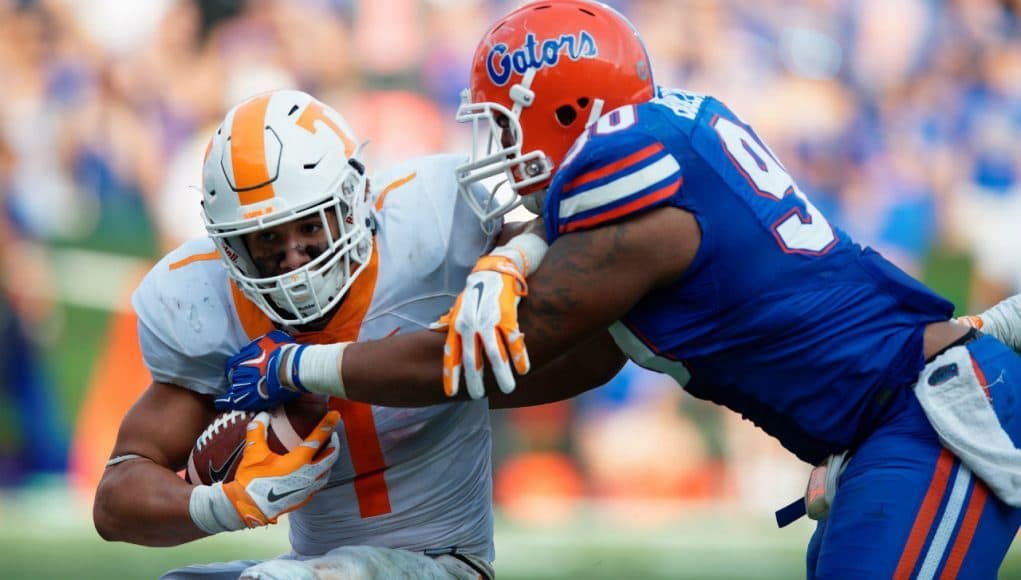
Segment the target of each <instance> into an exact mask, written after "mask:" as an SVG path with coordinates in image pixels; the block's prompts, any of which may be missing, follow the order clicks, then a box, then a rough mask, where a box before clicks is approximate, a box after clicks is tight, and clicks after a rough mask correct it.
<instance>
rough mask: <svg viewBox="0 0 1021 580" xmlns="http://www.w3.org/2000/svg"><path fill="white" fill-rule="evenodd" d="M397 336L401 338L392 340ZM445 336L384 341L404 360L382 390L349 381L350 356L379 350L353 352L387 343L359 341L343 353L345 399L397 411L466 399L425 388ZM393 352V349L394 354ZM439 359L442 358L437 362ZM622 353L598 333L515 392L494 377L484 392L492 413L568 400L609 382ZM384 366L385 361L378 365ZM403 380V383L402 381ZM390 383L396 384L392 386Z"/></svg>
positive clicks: (526, 377) (390, 370)
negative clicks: (502, 388) (502, 387)
mask: <svg viewBox="0 0 1021 580" xmlns="http://www.w3.org/2000/svg"><path fill="white" fill-rule="evenodd" d="M395 338H399V339H402V340H394V339H395ZM445 339H446V335H445V334H442V333H436V332H416V333H409V334H406V335H401V336H397V337H392V338H388V339H385V340H386V344H384V345H383V346H384V347H385V348H384V349H382V350H380V351H378V352H384V353H391V354H392V353H394V352H395V351H396V349H405V350H404V351H403V354H401V355H398V356H401V357H402V359H401V360H404V361H406V362H405V363H404V364H401V365H392V364H391V365H387V367H386V368H387V372H386V380H387V381H388V383H387V387H386V388H380V386H379V383H378V381H376V379H375V378H374V377H370V378H369V380H366V379H365V378H357V377H351V376H350V375H348V373H347V370H348V368H349V367H348V364H347V362H346V361H347V360H348V358H347V357H348V356H354V357H360V356H362V354H361V353H362V352H364V353H365V354H366V355H367V356H369V357H372V356H374V353H376V352H377V349H375V348H373V347H372V346H369V348H366V349H355V350H354V353H353V354H351V352H350V351H351V350H352V349H353V348H354V347H356V346H359V345H361V344H365V345H373V344H378V343H382V342H384V341H376V342H375V343H373V342H368V343H355V344H352V345H350V346H348V352H347V353H345V355H344V360H345V364H344V370H345V381H350V382H349V383H348V384H347V398H348V399H351V400H353V401H361V402H363V403H371V404H375V405H384V406H394V407H417V406H424V405H433V404H437V403H446V402H450V401H455V400H467V399H468V394H467V392H466V391H465V390H462V391H461V392H459V393H458V395H457V396H456V397H454V398H450V397H447V396H446V395H444V394H443V387H442V385H438V386H436V387H435V388H431V387H430V386H429V384H428V383H429V382H430V379H426V380H425V381H424V382H425V386H423V385H422V381H421V377H426V376H428V375H430V374H433V373H438V372H439V369H438V367H439V365H438V364H437V362H436V361H438V360H441V359H442V356H443V342H444V340H445ZM391 349H395V350H391ZM434 357H439V358H434ZM626 360H627V359H626V358H625V357H624V353H622V352H621V351H620V349H619V348H617V345H616V344H615V343H614V342H613V338H612V337H611V336H610V333H608V332H602V333H598V334H597V335H596V336H595V337H593V338H591V339H589V340H588V341H585V342H583V343H581V344H578V345H576V346H574V347H572V348H571V349H569V350H568V351H567V352H565V353H563V354H562V355H560V356H558V357H557V358H556V359H555V360H553V361H551V362H550V363H549V364H547V365H545V366H543V367H542V368H539V369H534V370H532V372H530V373H528V374H527V375H524V376H521V377H518V381H517V388H515V389H514V391H512V392H511V393H509V394H504V393H503V392H501V391H500V389H498V388H496V386H495V385H496V382H495V380H494V379H493V376H492V374H491V373H488V372H487V374H486V391H487V393H488V398H489V406H490V408H493V409H503V408H509V407H526V406H531V405H541V404H545V403H552V402H556V401H562V400H564V399H569V398H571V397H574V396H575V395H578V394H580V393H583V392H585V391H587V390H589V389H593V388H596V387H599V386H601V385H604V384H606V383H607V382H608V381H609V380H610V379H612V378H613V376H614V375H615V374H617V371H619V370H620V368H621V367H622V366H624V363H625V362H626ZM380 364H382V363H380ZM352 367H353V368H355V369H367V368H369V367H368V365H361V364H357V365H352ZM402 377H404V380H402ZM389 381H392V382H389Z"/></svg>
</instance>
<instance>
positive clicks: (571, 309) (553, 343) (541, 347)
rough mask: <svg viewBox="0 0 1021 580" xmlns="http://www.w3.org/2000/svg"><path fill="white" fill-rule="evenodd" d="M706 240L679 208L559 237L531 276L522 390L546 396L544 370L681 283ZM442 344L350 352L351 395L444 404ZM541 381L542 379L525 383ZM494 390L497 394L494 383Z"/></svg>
mask: <svg viewBox="0 0 1021 580" xmlns="http://www.w3.org/2000/svg"><path fill="white" fill-rule="evenodd" d="M699 239H700V233H699V230H698V225H697V223H696V222H695V219H694V217H693V216H692V215H691V214H690V213H688V212H686V211H683V210H680V209H677V208H673V207H666V208H661V209H656V210H653V211H650V212H649V213H646V214H643V215H641V216H638V217H635V218H633V219H629V220H627V221H624V222H621V223H618V224H613V225H609V226H604V227H600V228H597V229H594V230H589V231H583V232H577V233H572V234H568V235H565V236H563V237H561V238H559V239H557V240H556V242H555V243H554V244H553V245H552V246H550V249H549V252H548V253H547V255H546V258H545V260H544V261H543V263H542V265H541V266H540V267H539V269H538V270H537V271H536V272H535V274H534V275H532V276H530V277H529V279H528V283H529V293H528V297H527V298H525V299H524V300H522V301H521V303H520V306H519V311H518V313H519V321H520V327H521V330H522V332H523V333H524V335H525V337H526V338H527V341H528V351H529V353H530V357H531V360H532V366H533V370H532V372H531V373H529V375H525V376H524V377H520V378H519V383H520V385H521V388H520V389H519V390H524V389H527V390H529V391H533V390H535V389H541V388H544V387H545V386H544V385H542V384H541V383H539V382H538V381H535V380H534V379H535V378H538V377H539V374H538V372H539V370H540V369H543V368H544V367H545V366H546V365H548V364H551V363H552V362H553V361H555V360H556V359H558V357H560V356H562V355H567V354H570V351H571V350H572V347H574V346H576V345H578V344H580V343H583V342H584V341H586V340H589V339H593V338H594V337H595V336H596V335H597V334H599V333H603V332H605V329H606V328H608V327H609V326H610V325H611V324H612V323H613V322H615V321H616V320H618V319H620V318H621V317H623V315H624V314H625V313H627V311H628V310H629V309H631V307H633V306H634V304H635V303H636V302H637V301H638V300H639V299H640V298H641V297H642V296H643V295H645V294H646V293H648V292H649V291H650V290H652V289H654V288H656V287H658V286H661V285H663V284H665V283H668V282H670V281H672V280H674V279H676V278H677V276H680V275H681V274H682V273H683V272H684V270H685V269H686V268H687V266H688V265H689V264H690V263H691V260H692V259H693V258H694V256H695V253H696V252H697V250H698V244H699ZM443 343H444V337H443V336H437V335H435V334H434V333H413V334H407V335H402V336H395V337H391V338H388V339H385V340H381V341H374V342H366V343H352V344H349V345H347V347H346V349H345V351H344V354H343V356H342V360H340V361H338V366H339V367H341V368H340V372H342V376H343V381H342V386H343V388H344V392H345V394H346V396H348V397H350V398H355V399H358V400H364V401H370V400H373V399H376V400H378V398H379V397H381V396H382V395H380V393H385V392H386V393H391V394H393V396H392V397H391V399H404V398H411V397H415V396H418V397H423V398H425V397H432V398H434V399H435V400H443V399H442V395H441V394H440V393H441V385H442V369H441V366H440V361H441V360H442V355H443ZM574 355H575V356H578V357H579V358H578V359H576V360H577V363H575V364H576V366H581V365H591V364H593V363H596V362H597V361H596V360H595V356H592V355H589V356H588V357H586V355H585V352H584V351H580V352H577V353H574ZM618 356H619V355H618ZM618 368H619V367H618ZM532 373H537V376H536V377H535V378H533V382H529V383H526V382H525V381H526V380H528V379H529V377H530V375H531V374H532ZM553 374H555V373H551V376H552V375H553ZM559 376H560V377H561V378H562V377H563V376H565V375H559ZM526 384H527V385H528V386H527V387H526V386H525V385H526ZM487 385H488V387H489V388H488V389H487V390H488V392H489V393H490V394H491V395H492V394H493V393H494V392H495V390H494V389H493V388H492V386H493V385H492V379H491V377H490V378H489V380H487ZM306 387H308V388H310V389H311V390H316V391H319V389H322V390H324V391H325V390H329V388H330V386H329V385H325V384H322V385H314V386H313V385H308V384H306ZM425 393H427V394H425ZM335 394H336V393H335Z"/></svg>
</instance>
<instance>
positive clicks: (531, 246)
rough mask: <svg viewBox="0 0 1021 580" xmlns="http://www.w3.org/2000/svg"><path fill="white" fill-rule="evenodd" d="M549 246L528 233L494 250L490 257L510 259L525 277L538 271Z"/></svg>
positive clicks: (515, 237)
mask: <svg viewBox="0 0 1021 580" xmlns="http://www.w3.org/2000/svg"><path fill="white" fill-rule="evenodd" d="M547 250H549V244H547V243H546V240H544V239H542V238H540V237H539V236H537V235H535V234H533V233H531V232H529V233H524V234H519V235H516V236H514V237H513V238H511V239H510V240H509V241H508V242H507V243H506V244H504V245H502V246H500V247H498V248H495V249H494V250H493V251H492V252H490V255H493V256H503V257H505V258H510V260H511V261H512V262H514V265H515V266H517V267H518V270H520V271H521V272H522V273H523V274H524V275H525V276H526V277H527V276H531V275H532V274H533V273H534V272H535V271H536V270H538V269H539V264H541V263H542V259H543V258H545V257H546V251H547Z"/></svg>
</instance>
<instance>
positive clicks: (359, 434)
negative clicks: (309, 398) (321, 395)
mask: <svg viewBox="0 0 1021 580" xmlns="http://www.w3.org/2000/svg"><path fill="white" fill-rule="evenodd" d="M330 408H331V409H336V410H337V411H340V417H341V419H342V420H343V421H344V433H345V435H346V436H347V446H348V449H349V450H350V451H351V463H352V465H353V466H354V469H355V480H354V488H355V495H356V496H357V497H358V510H359V512H360V513H361V516H362V517H363V518H371V517H373V516H381V515H383V514H388V513H390V511H391V509H390V490H389V489H387V487H386V479H385V478H384V476H383V471H384V470H385V469H386V463H385V462H384V460H383V451H382V450H381V449H380V446H379V435H378V434H377V433H376V422H375V420H374V419H373V417H372V406H371V405H368V404H365V403H358V402H355V401H348V400H347V399H337V398H333V397H331V398H330Z"/></svg>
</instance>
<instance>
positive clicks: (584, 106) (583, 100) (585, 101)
mask: <svg viewBox="0 0 1021 580" xmlns="http://www.w3.org/2000/svg"><path fill="white" fill-rule="evenodd" d="M588 103H589V99H588V97H582V98H580V99H578V107H580V108H582V109H587V108H588Z"/></svg>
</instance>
